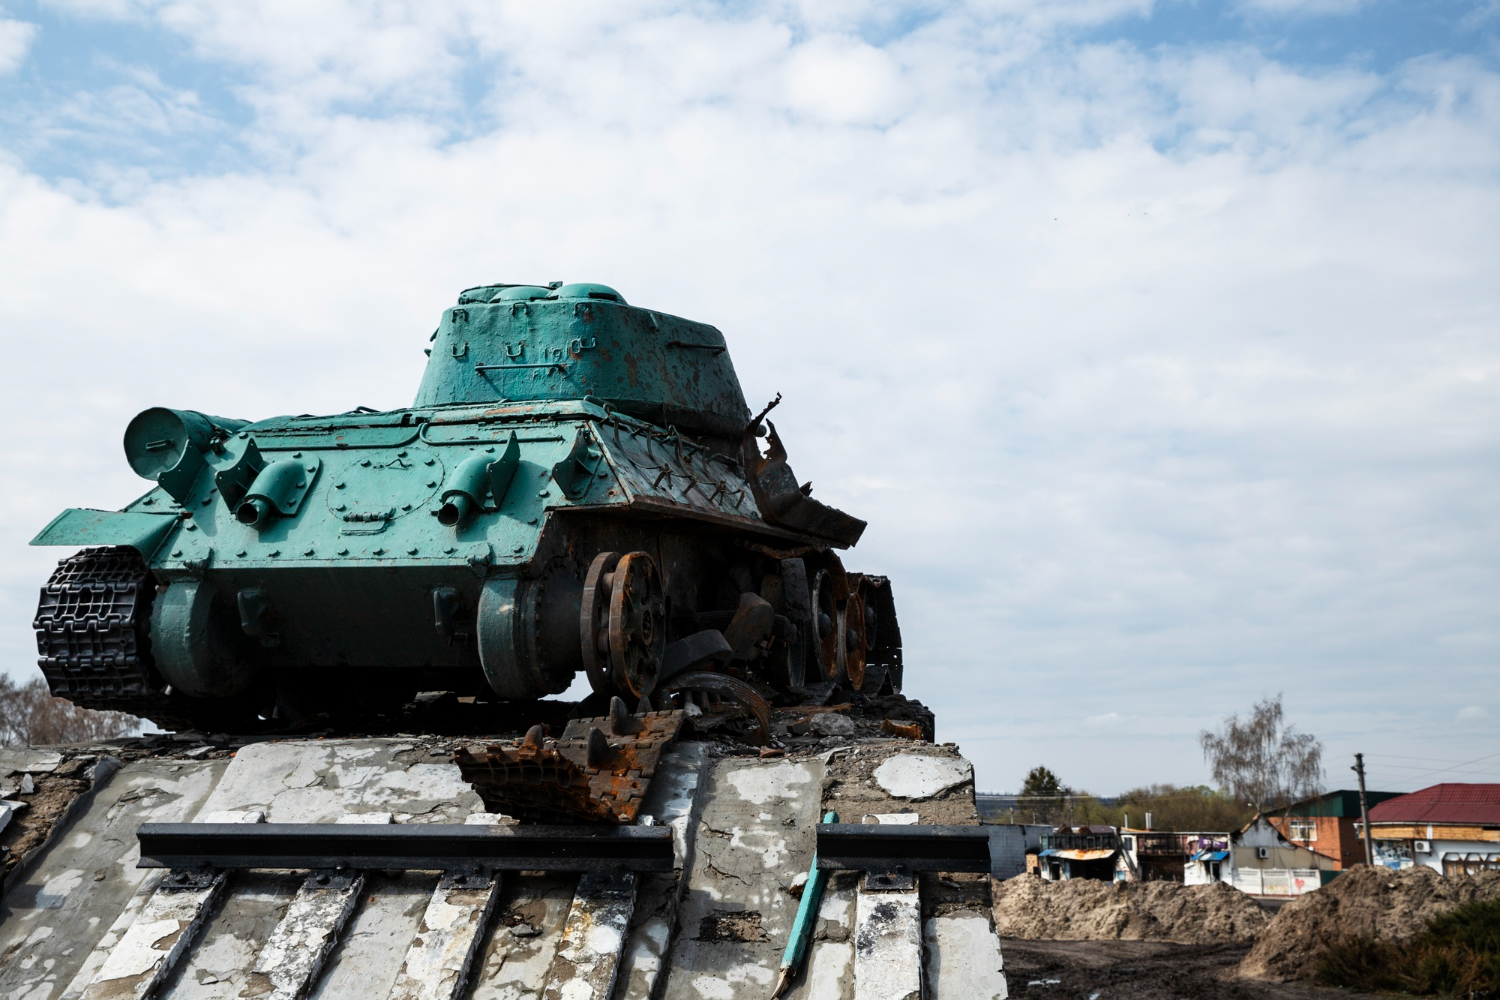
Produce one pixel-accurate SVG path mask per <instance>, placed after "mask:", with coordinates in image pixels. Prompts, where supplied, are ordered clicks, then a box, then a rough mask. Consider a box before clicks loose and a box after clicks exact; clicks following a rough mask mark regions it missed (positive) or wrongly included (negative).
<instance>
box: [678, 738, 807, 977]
mask: <svg viewBox="0 0 1500 1000" xmlns="http://www.w3.org/2000/svg"><path fill="white" fill-rule="evenodd" d="M823 774H824V770H823V765H822V763H821V762H820V761H819V760H817V759H810V760H809V759H803V760H796V761H793V760H766V761H762V760H757V759H754V758H746V757H731V758H728V759H725V760H721V761H719V762H718V763H717V764H715V765H714V767H713V768H712V772H711V776H710V778H709V780H708V783H707V785H706V786H705V791H704V799H703V801H704V805H703V813H702V819H701V820H700V821H699V823H698V833H697V838H696V847H695V857H694V860H693V865H692V869H691V874H690V876H689V879H688V886H687V891H686V894H685V895H684V897H683V900H682V905H681V909H680V912H679V917H678V924H677V933H676V940H675V942H674V943H673V945H672V952H671V955H672V958H671V968H670V971H669V973H668V976H667V982H666V986H665V990H664V993H663V996H665V997H666V998H668V1000H678V998H681V1000H730V998H733V997H737V996H743V995H747V994H759V993H768V992H769V991H770V989H771V986H772V984H773V983H774V982H775V979H776V971H777V968H778V966H779V964H780V961H781V952H782V949H784V948H785V947H786V940H787V933H788V932H789V931H790V929H791V924H792V921H793V919H794V918H795V917H796V912H797V900H796V898H795V897H794V896H792V895H791V892H790V891H789V890H790V888H791V884H792V881H793V879H794V878H795V877H796V876H797V875H798V874H800V873H805V872H806V871H807V868H808V865H809V863H810V862H811V859H812V852H813V848H814V834H813V827H814V826H816V824H817V820H818V816H819V808H820V806H821V799H822V783H823Z"/></svg>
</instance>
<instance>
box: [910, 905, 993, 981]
mask: <svg viewBox="0 0 1500 1000" xmlns="http://www.w3.org/2000/svg"><path fill="white" fill-rule="evenodd" d="M924 938H925V941H926V944H927V990H928V1000H1006V997H1007V996H1009V995H1010V993H1009V990H1008V988H1007V987H1006V983H1005V972H1004V970H1003V969H1002V967H1001V960H1000V938H999V937H997V936H996V934H995V928H994V925H993V923H992V922H991V921H989V920H986V919H985V918H984V917H983V916H980V915H978V914H973V913H967V914H966V913H957V914H953V915H949V916H941V917H933V918H931V919H930V920H928V921H927V926H926V928H925V935H924Z"/></svg>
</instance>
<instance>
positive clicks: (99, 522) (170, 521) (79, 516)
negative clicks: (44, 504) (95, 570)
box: [31, 507, 178, 559]
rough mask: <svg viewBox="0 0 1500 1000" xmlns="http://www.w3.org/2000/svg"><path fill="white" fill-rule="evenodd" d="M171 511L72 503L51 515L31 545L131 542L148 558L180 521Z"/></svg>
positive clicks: (131, 544) (122, 543)
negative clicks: (147, 511) (83, 506)
mask: <svg viewBox="0 0 1500 1000" xmlns="http://www.w3.org/2000/svg"><path fill="white" fill-rule="evenodd" d="M177 523H178V522H177V515H176V514H171V513H163V514H142V513H138V512H136V511H123V510H83V509H80V508H78V507H69V508H68V509H67V510H65V511H63V512H62V513H61V514H59V515H57V516H56V517H54V518H53V519H52V523H51V524H48V525H47V526H46V527H45V528H43V529H42V530H41V531H39V532H37V536H36V537H35V538H33V539H32V540H31V544H32V545H128V546H130V547H131V548H133V549H135V550H136V551H137V552H139V553H140V554H141V556H142V557H143V558H145V559H150V558H151V553H153V552H155V551H156V547H157V546H158V545H160V544H161V541H162V539H163V538H166V537H167V534H168V532H170V531H171V530H172V528H173V527H174V526H176V524H177Z"/></svg>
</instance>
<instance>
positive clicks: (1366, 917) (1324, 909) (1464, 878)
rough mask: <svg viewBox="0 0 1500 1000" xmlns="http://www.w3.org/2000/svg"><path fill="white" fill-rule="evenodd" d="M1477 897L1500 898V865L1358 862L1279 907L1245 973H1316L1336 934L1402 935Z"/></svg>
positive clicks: (1285, 976)
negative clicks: (1460, 868)
mask: <svg viewBox="0 0 1500 1000" xmlns="http://www.w3.org/2000/svg"><path fill="white" fill-rule="evenodd" d="M1476 899H1500V871H1494V872H1484V873H1482V874H1479V875H1456V876H1446V875H1442V874H1439V873H1438V872H1437V871H1435V870H1433V869H1431V868H1427V867H1421V866H1419V867H1415V868H1408V869H1406V870H1404V871H1399V872H1395V871H1391V870H1390V869H1388V868H1371V867H1369V866H1368V865H1357V866H1355V867H1353V868H1350V869H1349V870H1347V871H1345V872H1344V873H1343V874H1342V875H1340V876H1339V877H1338V878H1336V879H1334V880H1333V881H1332V882H1330V883H1328V884H1327V885H1325V886H1324V887H1323V888H1321V889H1319V890H1318V891H1317V892H1311V893H1308V894H1307V895H1306V896H1303V897H1301V898H1300V899H1294V900H1292V901H1291V902H1290V903H1288V904H1286V906H1284V907H1282V908H1281V912H1280V913H1278V914H1276V919H1275V920H1273V921H1271V924H1270V926H1269V927H1267V928H1266V931H1265V933H1264V934H1262V935H1261V936H1260V938H1259V939H1258V940H1257V941H1256V942H1255V947H1254V948H1252V949H1250V953H1249V954H1248V955H1246V956H1245V958H1244V960H1243V961H1242V962H1240V970H1239V971H1240V975H1242V976H1253V977H1256V978H1260V979H1274V980H1278V981H1280V982H1287V981H1290V980H1293V979H1310V978H1312V976H1313V974H1314V973H1315V972H1316V971H1317V968H1318V961H1319V960H1320V959H1321V958H1322V957H1323V953H1324V949H1325V948H1326V947H1327V945H1328V943H1329V942H1330V941H1336V940H1339V939H1342V938H1348V937H1360V938H1377V939H1380V940H1384V941H1401V940H1406V939H1407V938H1412V937H1415V936H1416V935H1417V934H1419V933H1420V932H1421V931H1422V930H1423V929H1424V928H1425V927H1426V926H1427V921H1429V920H1431V919H1432V918H1433V917H1435V916H1437V915H1438V914H1440V913H1446V912H1447V911H1448V910H1451V909H1454V908H1455V907H1457V906H1461V905H1462V904H1464V903H1468V902H1471V901H1473V900H1476Z"/></svg>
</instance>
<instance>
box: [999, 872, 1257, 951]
mask: <svg viewBox="0 0 1500 1000" xmlns="http://www.w3.org/2000/svg"><path fill="white" fill-rule="evenodd" d="M994 898H995V926H996V929H997V930H998V931H999V932H1000V936H1001V937H1011V938H1030V939H1033V940H1044V941H1045V940H1051V941H1173V942H1176V943H1178V944H1248V943H1249V942H1250V941H1252V940H1253V939H1254V938H1255V936H1256V934H1258V933H1259V932H1260V931H1261V929H1262V928H1264V927H1265V926H1266V923H1267V921H1268V919H1269V918H1268V917H1267V915H1266V911H1265V910H1263V909H1261V907H1260V905H1259V904H1257V903H1256V902H1255V900H1253V899H1251V898H1250V897H1249V896H1247V895H1245V894H1244V893H1242V892H1240V891H1239V890H1237V889H1234V888H1231V887H1230V886H1228V885H1225V884H1224V883H1222V882H1215V883H1214V884H1212V885H1179V884H1178V883H1176V882H1095V881H1092V880H1084V879H1074V880H1071V881H1068V882H1046V881H1043V880H1042V879H1039V878H1032V877H1027V876H1024V875H1023V876H1021V877H1019V878H1013V879H1008V880H1006V881H1004V882H997V883H995V888H994Z"/></svg>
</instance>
